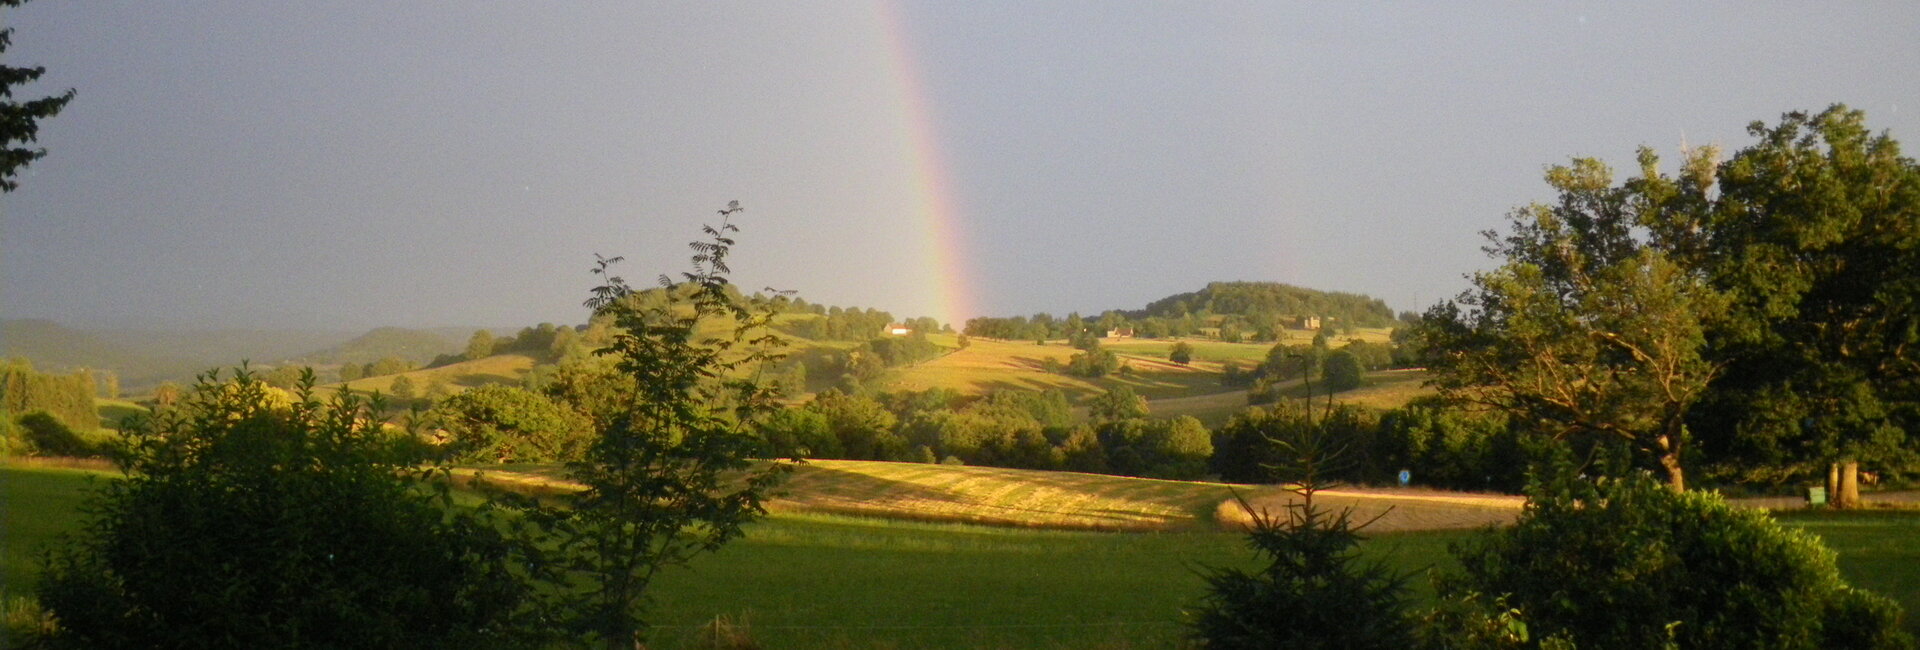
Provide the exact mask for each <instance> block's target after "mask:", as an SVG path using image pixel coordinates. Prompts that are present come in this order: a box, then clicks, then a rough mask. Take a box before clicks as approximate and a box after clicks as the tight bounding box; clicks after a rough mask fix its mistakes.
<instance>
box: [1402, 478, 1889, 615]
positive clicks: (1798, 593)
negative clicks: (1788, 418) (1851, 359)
mask: <svg viewBox="0 0 1920 650" xmlns="http://www.w3.org/2000/svg"><path fill="white" fill-rule="evenodd" d="M1575 472H1576V470H1574V469H1573V467H1572V464H1571V463H1570V462H1568V461H1566V460H1565V456H1562V460H1561V461H1560V462H1558V463H1556V464H1554V465H1553V466H1551V468H1550V469H1548V470H1546V471H1544V472H1543V474H1542V475H1541V476H1540V477H1539V478H1538V479H1536V482H1535V484H1534V485H1533V486H1531V487H1530V488H1529V496H1531V497H1532V498H1531V499H1530V500H1529V502H1528V505H1527V510H1526V512H1525V513H1524V514H1523V515H1522V516H1521V519H1520V521H1519V523H1517V524H1516V525H1514V526H1513V527H1511V528H1507V529H1502V530H1497V531H1493V532H1491V533H1489V535H1488V537H1486V538H1485V539H1484V541H1482V542H1481V543H1479V544H1477V545H1473V546H1469V547H1466V548H1462V549H1456V554H1457V555H1458V556H1459V558H1460V560H1461V564H1462V567H1463V569H1464V574H1463V575H1462V576H1460V577H1458V578H1456V579H1452V580H1448V581H1445V582H1443V584H1442V592H1443V595H1444V596H1445V597H1446V598H1448V599H1449V600H1451V601H1454V602H1455V603H1456V604H1457V603H1460V602H1464V601H1475V602H1479V603H1481V604H1483V605H1485V604H1488V603H1487V601H1486V600H1485V597H1487V596H1490V595H1501V596H1502V598H1501V603H1500V607H1506V608H1511V609H1512V610H1514V611H1513V612H1507V613H1506V615H1507V616H1508V617H1509V618H1512V619H1516V620H1519V621H1520V622H1522V623H1523V624H1524V629H1525V630H1527V631H1528V632H1529V634H1528V636H1530V637H1531V638H1532V639H1533V640H1534V641H1536V642H1537V641H1538V640H1539V639H1544V638H1549V637H1559V638H1562V639H1565V640H1570V641H1572V642H1573V643H1575V644H1577V645H1578V646H1579V647H1585V648H1658V647H1680V648H1907V647H1912V639H1911V638H1909V637H1908V636H1907V635H1906V634H1905V633H1904V632H1902V631H1901V629H1900V610H1899V607H1898V605H1896V604H1894V603H1893V602H1892V601H1890V600H1887V599H1886V598H1884V597H1881V596H1878V595H1875V594H1872V593H1869V592H1865V591H1860V590H1857V589H1854V588H1852V587H1849V586H1847V585H1846V583H1845V582H1843V581H1842V580H1841V579H1840V575H1839V572H1838V570H1837V569H1836V568H1835V567H1834V555H1833V551H1831V550H1829V549H1827V548H1826V547H1825V546H1823V545H1822V544H1821V543H1820V541H1819V539H1818V538H1816V537H1814V536H1813V535H1812V534H1809V533H1807V532H1805V531H1801V530H1796V529H1791V528H1786V527H1783V526H1780V525H1779V524H1777V523H1775V522H1774V521H1773V520H1772V519H1771V518H1770V517H1768V516H1767V515H1766V514H1765V513H1764V512H1760V511H1756V510H1748V509H1739V508H1735V507H1733V506H1731V505H1728V504H1727V503H1726V502H1725V501H1723V500H1721V498H1720V497H1719V496H1718V495H1714V494H1710V493H1702V492H1685V493H1680V492H1675V491H1673V490H1670V489H1667V488H1666V487H1664V486H1662V485H1661V484H1660V483H1658V482H1656V481H1654V480H1653V479H1652V478H1651V477H1650V476H1648V475H1646V474H1643V473H1630V474H1627V475H1625V476H1622V477H1620V478H1603V479H1598V480H1588V479H1583V478H1581V477H1579V476H1576V475H1575ZM1498 609H1499V607H1493V608H1490V609H1488V610H1487V611H1486V613H1485V615H1484V616H1482V617H1481V619H1482V620H1484V619H1486V618H1490V617H1497V616H1500V615H1501V613H1500V612H1499V611H1497V610H1498ZM1460 620H1471V617H1467V618H1466V619H1461V618H1460V617H1454V623H1455V624H1458V622H1459V621H1460ZM1470 627H1471V626H1470ZM1431 632H1432V634H1433V635H1434V636H1436V637H1440V638H1444V637H1447V636H1450V635H1452V636H1458V635H1461V634H1463V633H1464V632H1463V630H1460V629H1446V628H1439V629H1434V630H1431ZM1467 636H1472V635H1470V634H1468V635H1467ZM1522 645H1527V644H1522Z"/></svg>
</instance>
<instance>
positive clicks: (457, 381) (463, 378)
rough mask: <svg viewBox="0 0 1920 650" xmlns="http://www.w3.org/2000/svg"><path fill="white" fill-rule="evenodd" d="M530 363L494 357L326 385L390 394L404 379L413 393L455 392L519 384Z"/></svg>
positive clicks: (514, 357)
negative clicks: (395, 383) (439, 388)
mask: <svg viewBox="0 0 1920 650" xmlns="http://www.w3.org/2000/svg"><path fill="white" fill-rule="evenodd" d="M533 364H534V358H533V357H530V356H527V355H524V354H496V355H493V356H490V357H486V358H482V359H474V360H472V361H462V362H459V363H450V364H447V365H444V366H440V367H438V368H423V369H420V370H411V371H407V372H403V373H400V374H395V375H380V376H378V377H364V378H361V379H355V380H353V381H349V382H345V383H344V384H331V385H330V386H341V385H344V386H346V387H347V388H348V389H350V390H353V391H356V392H361V393H366V392H372V391H376V390H377V391H380V392H381V393H391V392H393V380H394V379H396V378H399V377H406V378H407V380H408V381H411V382H413V387H414V390H416V391H419V392H423V393H424V392H425V391H426V390H427V389H428V387H431V386H434V385H444V386H446V387H447V388H449V389H451V390H453V391H455V392H459V391H462V390H466V389H468V388H476V387H480V386H485V385H487V384H508V385H519V383H520V378H521V377H524V376H526V374H527V371H529V370H532V369H533ZM327 393H328V394H331V391H327Z"/></svg>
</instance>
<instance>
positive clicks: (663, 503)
mask: <svg viewBox="0 0 1920 650" xmlns="http://www.w3.org/2000/svg"><path fill="white" fill-rule="evenodd" d="M739 211H740V207H739V204H738V203H731V204H729V205H728V207H727V208H726V209H724V210H721V211H720V216H721V221H720V225H718V226H708V227H706V228H705V229H704V230H705V232H706V234H707V239H706V240H705V241H697V242H694V243H693V244H692V246H693V248H694V252H695V254H694V256H693V268H692V270H691V271H689V272H686V273H683V274H681V276H680V279H679V282H678V283H676V282H674V281H673V280H672V279H670V278H667V277H665V276H662V277H661V278H660V284H661V286H662V287H663V288H666V287H672V286H674V285H675V284H680V285H682V286H684V287H685V288H686V289H687V291H686V292H685V293H679V294H675V295H677V296H680V297H678V298H675V299H672V300H668V301H661V302H652V303H647V304H636V302H634V301H631V300H629V298H630V297H632V296H633V295H634V294H635V291H634V290H633V289H632V288H631V287H630V286H629V285H628V284H627V283H626V282H625V281H624V280H623V279H621V278H620V277H619V276H616V275H613V274H612V268H613V264H615V263H617V262H618V261H620V258H617V257H615V258H598V260H597V263H596V265H595V267H594V269H593V272H594V274H595V275H597V276H599V277H600V279H601V281H602V284H601V285H600V286H598V287H595V288H594V289H593V291H592V297H591V298H589V299H588V300H587V303H586V304H587V306H588V307H589V308H592V309H593V310H594V314H595V316H596V318H606V319H607V321H608V322H609V326H610V334H611V339H610V340H609V341H608V343H607V347H605V348H603V349H601V350H599V351H598V352H597V353H596V354H599V355H601V356H602V357H606V358H609V359H611V360H612V365H611V368H610V369H609V372H608V373H607V374H605V375H603V378H604V379H605V380H606V381H607V382H609V383H608V385H607V386H606V387H605V388H606V390H607V391H609V396H608V398H607V399H604V400H599V401H598V404H599V405H598V406H597V407H595V408H593V409H592V410H591V411H590V412H588V414H587V415H588V417H589V419H590V420H591V422H592V425H593V427H594V431H595V433H596V438H595V441H594V443H593V444H592V445H591V446H590V447H589V448H588V449H587V452H586V456H585V458H584V459H582V460H580V461H577V462H573V463H569V464H568V465H567V475H568V477H569V478H571V479H572V480H573V481H575V482H578V483H579V484H581V485H582V486H584V489H583V490H581V491H579V492H576V493H571V494H568V495H565V496H563V497H561V498H560V499H559V500H558V503H557V504H555V505H557V506H559V507H549V506H538V507H535V508H533V509H532V510H531V511H530V514H531V515H532V517H533V519H534V520H535V521H537V522H539V523H540V524H541V525H542V526H543V527H544V528H545V529H546V530H548V531H550V533H551V534H553V535H554V536H556V537H557V538H558V539H557V543H558V545H559V548H558V552H559V553H560V554H561V555H562V557H563V558H564V560H563V562H562V567H563V568H564V569H565V571H566V574H567V579H566V581H565V582H566V584H565V585H563V586H560V587H557V588H555V589H553V590H552V593H554V594H555V595H556V596H557V597H558V598H559V599H560V601H561V602H560V603H558V607H559V608H558V609H557V610H555V611H558V612H561V613H562V614H561V616H562V617H563V619H564V620H563V621H562V623H563V624H564V625H565V626H566V627H567V628H568V629H570V630H572V631H574V632H575V633H576V634H579V635H582V636H584V637H585V638H588V639H590V640H591V641H593V642H594V643H595V644H598V645H602V646H604V647H607V648H610V649H621V650H626V649H629V648H633V647H634V646H635V645H636V644H637V643H639V642H640V641H641V640H642V639H643V638H644V636H645V634H644V632H645V629H646V622H645V618H644V612H645V609H644V604H645V597H646V595H647V589H648V587H650V586H651V585H652V583H653V580H654V578H655V577H656V576H657V575H658V574H659V572H660V571H661V570H662V569H664V568H666V567H668V566H672V565H677V564H683V563H685V562H686V561H687V560H688V559H689V558H691V557H693V556H694V555H695V554H698V553H702V552H707V551H712V550H715V549H718V548H719V547H721V546H722V545H724V544H726V543H727V542H728V541H731V540H733V539H734V538H736V537H739V536H740V535H741V533H742V526H743V525H744V524H745V523H747V522H748V521H750V520H752V519H753V518H755V517H756V516H758V515H760V514H762V513H764V512H765V510H764V508H763V506H762V501H763V500H764V499H765V498H766V495H767V491H768V490H769V489H771V487H772V486H773V485H774V484H775V482H776V481H778V480H779V478H780V477H781V476H782V475H783V474H784V473H785V472H786V471H787V470H788V469H789V468H788V467H787V466H786V465H784V464H778V463H776V464H762V465H756V464H755V463H754V462H753V461H752V460H751V459H752V458H753V457H754V455H755V454H756V453H758V452H759V451H760V449H761V445H760V441H759V439H758V438H757V437H756V436H754V435H753V434H752V430H751V427H752V426H753V423H754V422H757V421H758V420H760V419H761V418H762V417H763V416H764V415H766V414H767V413H770V412H772V411H773V410H775V409H777V408H778V405H777V404H776V403H775V402H774V401H773V400H774V394H773V391H772V389H771V388H770V387H768V386H766V385H765V384H763V383H762V382H759V381H756V377H757V375H756V372H755V371H756V370H757V369H758V368H759V367H761V366H762V364H765V363H769V362H772V361H775V360H777V357H778V356H779V355H778V349H779V347H780V346H781V344H782V342H781V340H780V339H779V338H778V337H776V336H773V335H771V334H767V332H770V331H771V330H770V329H769V327H768V326H769V324H770V323H771V322H772V319H773V316H774V315H775V311H776V310H775V307H774V306H773V305H772V304H771V303H765V302H762V303H751V302H748V301H747V300H745V299H743V298H741V297H740V295H739V293H738V292H735V291H732V290H731V289H732V287H731V286H730V283H729V282H728V280H727V275H728V273H729V270H728V268H727V257H728V254H729V253H730V252H731V251H732V249H733V245H734V240H733V235H734V233H735V232H736V231H737V227H736V226H734V225H733V224H732V222H731V219H732V217H733V216H734V215H735V214H737V213H738V212H739ZM716 332H719V333H716Z"/></svg>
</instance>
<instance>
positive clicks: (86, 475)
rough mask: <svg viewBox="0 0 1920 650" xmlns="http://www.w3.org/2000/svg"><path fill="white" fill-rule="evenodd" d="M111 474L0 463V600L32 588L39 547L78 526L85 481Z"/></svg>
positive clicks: (85, 485)
mask: <svg viewBox="0 0 1920 650" xmlns="http://www.w3.org/2000/svg"><path fill="white" fill-rule="evenodd" d="M114 476H117V474H115V473H112V472H103V471H98V470H85V469H68V468H60V467H32V468H26V467H13V466H5V465H0V601H4V600H5V598H7V597H12V596H21V595H26V594H28V593H31V592H32V591H33V576H34V574H35V573H36V572H37V571H38V567H39V558H40V553H41V551H42V550H43V549H45V548H46V546H47V544H50V543H52V542H53V541H54V540H55V539H56V538H58V537H59V535H60V534H61V533H65V532H68V531H73V530H78V529H79V528H80V524H81V523H82V519H81V515H80V502H81V501H82V500H84V499H85V497H86V493H87V488H88V485H89V484H90V483H91V482H97V481H105V480H110V479H111V478H112V477H114Z"/></svg>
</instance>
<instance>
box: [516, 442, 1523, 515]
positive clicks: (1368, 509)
mask: <svg viewBox="0 0 1920 650" xmlns="http://www.w3.org/2000/svg"><path fill="white" fill-rule="evenodd" d="M561 471H562V470H561V468H560V467H559V466H557V465H552V464H523V465H507V466H501V467H499V468H497V469H487V470H485V476H486V477H487V479H488V480H490V481H496V482H500V483H502V484H507V485H518V486H523V487H526V488H529V489H539V490H552V489H568V488H569V487H570V485H569V484H567V483H566V482H564V481H563V480H561V479H559V476H560V474H561ZM1286 494H1287V493H1285V492H1284V491H1282V490H1280V489H1278V488H1277V487H1275V486H1271V485H1235V484H1228V483H1207V482H1201V481H1162V480H1157V479H1147V478H1131V477H1125V476H1108V475H1105V474H1082V473H1077V472H1042V471H1034V470H1023V469H1004V468H998V467H968V466H962V465H926V464H920V463H889V462H878V461H862V460H812V461H807V462H806V463H805V464H803V465H800V466H798V467H796V468H794V473H793V475H792V477H791V478H789V480H788V481H787V482H786V483H785V485H783V486H782V489H781V492H780V494H779V495H778V496H777V497H776V498H775V499H773V500H772V502H771V503H770V504H769V509H771V510H773V511H776V512H781V513H792V514H796V515H857V516H863V517H877V518H885V519H898V520H911V521H925V522H945V523H967V524H988V525H995V526H1013V527H1022V528H1045V529H1057V530H1108V531H1157V532H1194V531H1215V530H1231V529H1235V528H1237V527H1238V526H1240V525H1243V524H1245V523H1246V522H1247V520H1248V518H1247V517H1246V515H1245V513H1244V512H1242V509H1241V508H1240V507H1239V506H1238V505H1237V504H1238V500H1237V499H1245V500H1247V501H1248V502H1249V503H1250V504H1252V505H1253V507H1254V508H1256V509H1260V508H1266V509H1269V510H1274V511H1278V510H1280V509H1281V508H1282V507H1283V506H1284V505H1285V503H1286V501H1287V497H1286ZM1320 499H1321V502H1322V503H1323V504H1325V505H1327V506H1328V507H1333V508H1345V507H1352V508H1354V509H1355V512H1356V516H1358V517H1360V518H1361V519H1362V520H1365V519H1372V518H1374V516H1375V515H1377V514H1381V513H1387V516H1385V517H1383V518H1381V519H1380V521H1379V523H1377V524H1376V526H1378V529H1379V530H1382V531H1389V530H1392V531H1399V530H1429V529H1449V528H1473V527H1478V526H1485V525H1491V524H1499V523H1505V522H1508V521H1512V519H1513V517H1514V516H1515V515H1517V514H1518V513H1519V511H1520V504H1521V501H1520V499H1519V498H1517V497H1511V496H1501V495H1479V494H1467V493H1456V492H1439V491H1434V490H1418V489H1392V488H1361V487H1353V488H1342V489H1339V490H1328V491H1324V492H1322V493H1321V497H1320Z"/></svg>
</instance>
